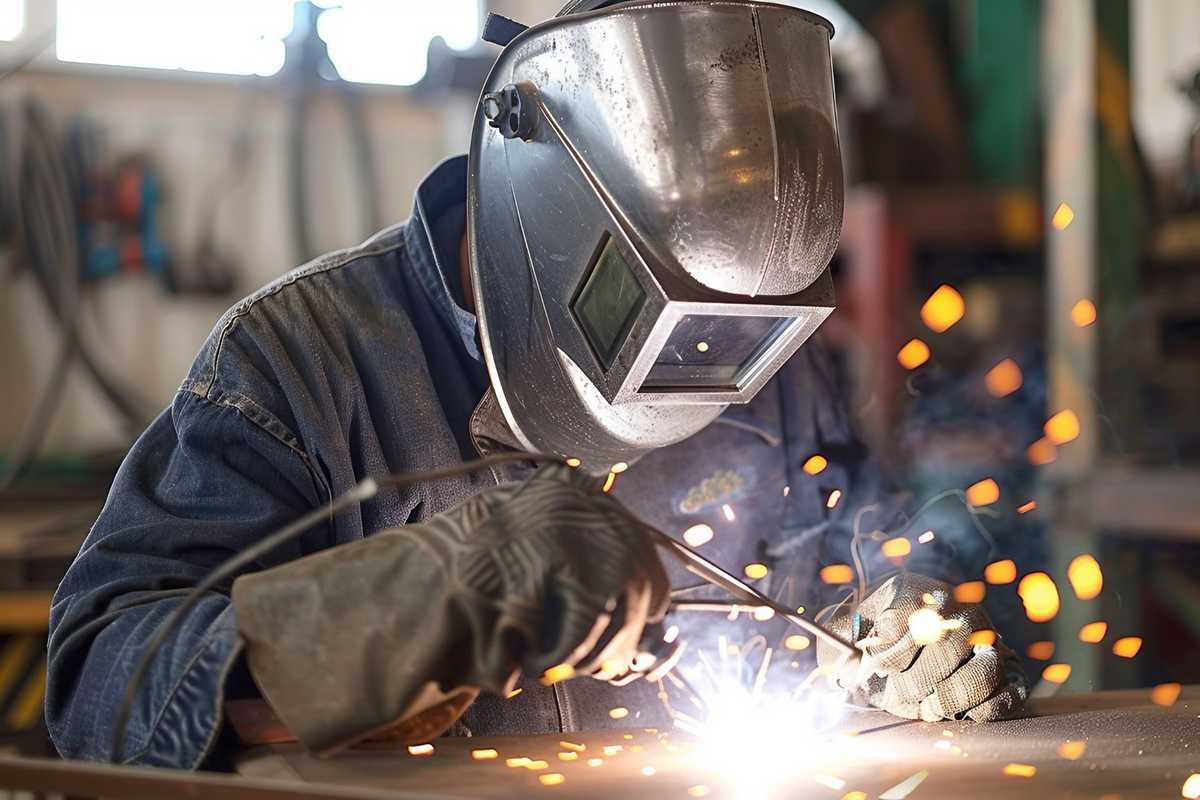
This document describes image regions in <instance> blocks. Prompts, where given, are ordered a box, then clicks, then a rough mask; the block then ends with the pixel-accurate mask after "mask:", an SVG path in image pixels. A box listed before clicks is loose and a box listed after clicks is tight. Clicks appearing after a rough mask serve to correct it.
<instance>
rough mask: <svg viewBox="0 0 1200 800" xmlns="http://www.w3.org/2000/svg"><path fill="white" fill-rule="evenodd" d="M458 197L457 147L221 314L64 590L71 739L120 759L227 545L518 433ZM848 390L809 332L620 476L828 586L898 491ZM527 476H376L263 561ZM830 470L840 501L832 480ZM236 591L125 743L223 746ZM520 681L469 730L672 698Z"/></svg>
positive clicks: (672, 515)
mask: <svg viewBox="0 0 1200 800" xmlns="http://www.w3.org/2000/svg"><path fill="white" fill-rule="evenodd" d="M465 196H466V159H465V157H459V158H455V159H451V160H449V161H447V162H445V163H443V164H442V165H441V166H439V167H438V168H437V169H436V170H435V171H434V172H433V173H432V174H431V175H430V176H429V177H428V178H426V180H425V181H424V183H423V184H422V186H421V187H420V189H419V190H418V192H417V198H416V204H415V210H414V213H413V215H412V217H411V219H409V220H408V221H407V222H405V223H402V224H399V225H396V226H393V227H391V228H388V229H386V230H384V231H382V232H381V233H379V234H377V235H375V236H374V237H372V238H371V239H369V240H368V241H366V242H365V243H364V244H362V245H360V246H358V247H355V248H353V249H349V250H344V251H341V252H337V253H333V254H330V255H327V256H324V257H322V258H319V259H317V260H315V261H313V262H311V263H309V264H307V265H306V266H303V267H301V268H299V269H297V270H295V271H292V272H290V273H288V274H286V275H285V276H283V277H281V278H280V279H278V280H276V281H274V282H273V283H271V284H270V285H268V286H266V287H265V288H263V289H261V290H260V291H258V292H256V293H254V294H252V295H250V296H249V297H247V298H246V299H244V300H242V301H241V302H239V303H238V304H237V305H235V306H234V307H233V308H231V309H230V310H229V311H228V312H227V313H226V314H225V315H224V316H223V317H222V318H221V319H220V321H219V322H218V323H217V325H216V327H215V328H213V331H212V333H211V334H210V335H209V337H208V339H207V340H206V341H205V343H204V345H203V347H202V348H201V350H200V353H199V355H198V356H197V358H196V360H195V363H194V364H193V366H192V368H191V371H190V372H189V374H188V375H187V377H186V379H185V380H184V381H183V383H182V385H181V386H180V387H179V390H178V392H177V393H176V395H175V397H174V399H173V401H172V403H171V405H170V407H169V408H168V409H166V410H165V411H163V413H162V414H161V415H160V416H159V417H158V418H157V419H156V420H155V421H154V422H153V423H152V424H151V425H150V427H149V428H148V429H147V430H146V431H145V433H143V434H142V436H141V437H140V438H139V439H138V440H137V442H136V443H135V444H134V446H133V448H132V449H131V451H130V452H129V455H128V456H127V458H126V459H125V462H124V464H123V465H122V466H121V469H120V471H119V472H118V474H117V477H116V481H115V483H114V484H113V487H112V490H111V492H110V494H109V496H108V500H107V502H106V503H105V505H104V508H103V510H102V511H101V513H100V516H99V518H98V519H97V520H96V522H95V524H94V526H93V527H92V529H91V532H90V533H89V535H88V537H87V539H86V541H85V542H84V544H83V546H82V548H81V550H80V552H79V554H78V556H77V557H76V559H75V562H74V563H73V564H72V566H71V568H70V569H69V571H68V572H67V574H66V576H65V577H64V578H63V581H62V584H61V585H60V586H59V589H58V592H57V593H56V595H55V597H54V603H53V607H52V610H51V621H50V626H51V627H50V640H49V678H48V681H49V682H48V687H47V694H46V718H47V722H48V725H49V730H50V733H51V736H52V737H53V739H54V742H55V745H56V746H57V747H58V749H59V751H60V752H61V753H62V754H63V755H64V756H67V757H71V758H83V759H94V760H108V759H110V758H111V751H110V741H111V737H112V733H113V727H114V724H115V720H116V717H117V713H118V710H119V708H120V706H121V702H122V698H123V695H124V692H125V689H126V685H127V682H128V680H129V677H130V675H131V673H132V671H133V669H134V667H135V665H136V663H137V661H138V659H139V656H140V655H141V654H142V652H143V649H144V648H145V647H146V646H147V642H148V641H149V640H150V639H151V638H152V637H153V635H154V633H155V630H156V628H157V626H158V625H159V623H161V622H162V620H163V619H164V617H166V616H167V615H168V614H169V613H170V612H171V610H172V609H173V608H175V607H177V605H178V604H179V603H180V602H181V601H182V598H183V597H184V595H185V594H186V592H187V590H188V589H189V587H191V586H194V585H195V584H196V583H197V582H198V581H199V580H200V579H201V578H203V576H204V575H205V574H207V573H208V572H209V571H210V570H212V569H213V568H214V567H216V566H217V565H219V564H220V563H222V562H223V561H225V560H226V559H228V558H229V557H230V556H232V555H233V554H235V553H237V552H239V551H241V550H242V549H243V548H245V547H247V546H249V545H251V544H253V543H255V542H257V541H258V540H260V539H261V538H262V537H263V536H265V535H266V534H267V533H269V532H271V531H273V530H275V529H276V528H278V527H280V526H282V525H284V524H285V523H287V522H289V521H291V520H294V519H295V518H297V517H299V516H300V515H302V514H304V513H305V512H307V511H309V510H311V509H313V508H315V507H317V506H320V505H322V504H324V503H326V502H328V501H329V500H330V499H331V498H333V497H336V496H338V495H339V494H341V493H342V492H345V491H346V490H347V489H349V488H350V487H352V486H353V485H354V484H355V483H356V482H358V481H359V480H360V479H362V478H363V477H365V476H366V475H368V474H375V473H381V472H411V471H424V470H432V469H437V468H440V467H445V466H448V465H451V464H455V463H459V462H461V461H463V460H467V459H471V458H474V457H477V455H478V453H479V452H481V451H483V450H487V449H489V448H490V449H494V447H495V443H496V442H497V441H500V442H502V441H503V440H504V436H503V430H504V426H503V423H502V422H499V418H498V416H497V415H496V413H495V403H494V401H493V402H481V401H487V400H489V399H490V398H491V397H492V395H491V394H490V392H488V380H487V374H486V370H485V369H484V367H483V365H482V363H481V360H480V354H479V352H478V346H477V339H476V336H475V318H474V316H473V315H472V314H470V313H469V312H467V311H465V310H464V309H463V308H462V307H461V305H460V304H458V303H456V302H455V299H454V298H455V292H456V291H457V293H458V296H459V297H461V287H460V286H458V282H459V281H458V277H457V275H458V269H457V266H458V265H457V261H458V241H459V237H460V236H461V235H462V230H463V222H462V220H463V212H462V209H463V204H464V202H465ZM844 395H845V393H844V391H843V389H842V387H840V386H839V385H838V381H837V379H836V377H835V370H834V369H833V366H832V364H831V362H830V359H829V357H828V355H827V354H826V353H825V352H824V351H823V350H822V348H821V347H820V344H819V342H817V341H813V342H810V343H808V344H806V345H805V346H804V347H803V348H801V350H800V351H799V353H798V354H797V355H796V357H794V358H793V359H792V360H791V361H790V362H789V363H788V364H787V365H786V366H785V367H784V368H783V369H782V370H781V371H780V373H779V374H778V375H776V376H775V378H774V379H773V380H772V381H771V382H770V383H768V384H767V386H766V387H765V388H764V389H763V390H762V391H761V392H760V394H759V395H758V397H757V398H756V399H755V400H754V401H753V402H751V403H749V404H748V405H743V406H732V407H730V409H729V410H728V411H727V413H725V414H724V415H723V416H722V417H721V418H720V419H719V420H718V421H717V422H715V423H713V424H712V425H710V426H709V427H708V428H707V429H705V430H704V431H702V432H700V433H698V434H696V435H695V436H693V437H692V438H691V439H689V440H687V441H685V442H682V443H680V444H678V445H674V446H672V447H668V448H664V449H662V450H659V451H656V452H654V453H651V454H650V455H648V456H646V457H645V458H643V459H642V460H641V461H639V462H638V463H636V464H635V465H633V466H632V467H631V468H630V469H629V471H628V472H627V473H625V474H623V475H622V476H621V477H620V479H619V480H618V481H617V485H616V488H615V493H616V495H617V496H618V497H620V498H621V499H622V500H623V501H624V502H625V503H626V504H627V505H629V506H630V507H631V508H632V509H633V510H634V511H635V512H636V513H638V514H639V515H641V516H642V517H643V518H645V519H646V520H648V521H650V522H651V523H653V524H656V525H658V526H660V527H661V528H663V529H664V530H666V531H668V532H670V533H672V534H673V535H680V534H682V532H683V531H685V530H686V529H688V528H689V527H691V526H694V525H701V524H703V525H708V526H710V527H711V528H712V529H713V531H714V532H715V536H714V538H713V539H712V540H711V541H710V542H709V543H708V544H705V545H703V546H702V548H701V549H702V552H705V553H706V554H707V555H709V556H710V557H711V558H713V559H714V560H716V561H717V562H719V563H721V564H722V565H723V566H725V567H726V568H727V569H729V570H731V571H733V572H735V573H736V574H738V575H741V574H742V572H743V568H744V567H745V565H746V564H749V563H751V562H760V563H763V564H766V565H768V566H769V567H770V568H771V574H770V576H769V577H767V578H766V579H762V580H760V581H758V582H757V583H758V584H759V585H760V586H761V587H762V588H764V589H767V590H769V591H771V592H772V593H774V594H776V595H777V596H779V597H780V598H781V599H784V600H786V601H787V602H789V603H792V604H799V603H804V604H806V605H807V604H812V603H816V602H824V601H825V600H827V599H828V598H822V597H821V592H822V591H825V592H826V593H827V592H828V589H829V588H830V587H828V586H823V585H822V584H821V583H820V582H819V581H818V580H817V579H816V576H817V573H818V571H819V570H820V569H821V567H822V566H824V565H826V564H829V563H851V559H850V553H849V538H850V537H849V529H850V522H851V517H852V515H853V512H854V510H856V509H860V508H863V507H864V506H866V505H867V504H870V503H874V502H876V501H877V500H880V499H881V498H885V495H884V493H883V491H882V487H881V480H880V478H879V476H878V475H877V473H876V471H875V470H874V468H873V466H872V464H871V462H870V461H869V459H867V458H866V454H865V453H864V451H863V448H862V447H861V446H860V445H859V443H858V441H857V440H856V438H855V436H854V434H853V433H852V430H851V425H850V420H849V418H848V416H847V412H846V409H845V407H844V404H843V402H842V398H843V397H844ZM818 453H819V454H821V455H823V456H824V457H825V458H826V459H828V462H829V463H828V466H827V467H826V468H825V469H824V470H823V471H820V472H819V473H818V474H816V475H811V474H808V472H805V471H804V470H803V469H802V465H804V464H805V462H806V460H808V459H809V458H810V457H811V456H812V455H814V454H818ZM810 470H811V467H810ZM519 477H521V472H520V470H519V469H516V470H511V471H509V472H507V473H499V472H487V473H479V474H474V475H469V476H466V477H460V478H454V479H449V480H442V481H438V482H436V483H429V484H426V485H418V486H413V487H410V488H405V489H389V490H385V491H381V492H380V494H379V496H378V497H377V498H375V499H374V500H372V501H370V502H368V503H366V504H364V505H363V506H362V507H360V508H357V509H353V510H350V511H347V512H344V513H341V514H339V515H338V516H337V517H336V518H334V519H332V520H331V521H330V522H329V524H327V525H324V526H322V527H319V528H316V529H313V530H311V531H309V532H308V533H307V534H306V535H304V536H303V537H302V538H300V539H298V540H296V541H293V542H292V543H291V544H289V545H286V546H284V547H282V548H280V549H279V550H277V551H276V552H273V553H271V554H270V556H269V557H268V558H265V559H264V560H263V561H262V562H261V563H259V564H257V565H256V567H257V568H259V569H264V568H268V567H271V566H275V565H278V564H281V563H284V562H286V561H288V560H291V559H296V558H301V557H303V556H306V555H309V554H311V553H315V552H317V551H320V550H323V549H324V548H328V547H335V546H337V545H340V544H344V543H347V542H353V541H357V540H359V539H361V538H362V537H364V536H370V535H371V534H373V533H375V532H377V531H379V530H381V529H384V528H389V527H395V526H399V525H404V524H407V523H413V522H419V521H421V520H424V519H426V518H428V517H429V516H430V515H432V514H437V513H438V512H440V511H443V510H445V509H447V508H450V507H452V506H454V505H455V504H457V503H459V502H461V501H462V500H464V499H465V498H467V497H469V496H471V495H472V494H474V493H477V492H479V491H481V490H483V489H486V488H488V487H490V486H494V485H496V484H497V483H498V482H503V481H508V480H513V479H517V478H519ZM834 490H838V491H840V492H841V496H840V497H841V499H840V502H839V503H837V504H836V505H833V504H831V503H828V502H827V501H828V499H829V496H830V494H831V493H832V492H834ZM829 505H833V508H829V507H828V506H829ZM876 524H879V523H876V522H871V523H869V525H870V526H874V525H876ZM875 549H876V550H877V549H878V548H877V547H876V548H875ZM929 551H930V552H931V553H932V548H929ZM917 555H918V552H917V550H914V554H913V556H914V558H915V557H916V556H917ZM685 575H686V574H685V573H682V572H681V571H679V570H675V569H674V568H672V576H673V580H674V581H677V582H679V583H680V584H688V583H690V584H694V583H695V582H696V580H695V578H692V577H690V576H687V577H683V576H685ZM228 591H229V587H228V586H224V587H221V591H218V592H213V593H211V594H209V595H208V596H207V597H205V598H204V599H203V600H202V602H201V603H200V604H199V605H198V606H197V607H196V608H195V609H194V610H193V611H192V612H191V614H190V615H189V616H188V617H187V619H186V621H185V623H184V625H183V626H182V627H181V629H180V630H179V631H178V633H177V634H176V635H174V636H173V637H172V638H171V639H170V640H169V641H168V643H167V645H166V647H165V648H164V649H163V650H162V651H161V653H160V655H159V656H158V658H157V659H156V660H155V661H154V662H153V664H152V666H151V668H150V670H149V672H148V674H147V676H146V679H145V680H144V682H143V684H142V686H141V689H140V691H139V692H138V694H137V699H136V704H135V706H134V708H133V715H132V719H131V721H130V725H129V729H128V732H127V734H126V738H125V743H124V747H123V753H124V754H125V756H126V759H125V760H126V761H128V762H132V763H139V764H148V765H157V766H168V767H183V768H194V767H199V766H204V765H213V764H218V763H220V761H221V759H222V757H223V755H225V754H227V753H228V751H229V749H230V747H231V745H230V744H229V740H228V739H227V738H225V736H224V735H223V728H224V725H223V717H222V706H223V702H224V700H225V699H226V698H227V697H229V696H231V695H232V694H236V693H243V692H246V691H250V692H252V691H253V685H252V683H251V682H250V681H249V680H248V673H247V670H246V668H245V665H244V660H243V659H242V658H241V651H242V642H241V640H240V637H239V634H238V629H237V625H236V620H235V619H234V609H233V607H232V606H231V604H230V600H229V596H228ZM695 591H696V596H700V595H702V594H704V593H705V591H706V590H705V589H697V590H695ZM785 595H786V596H785ZM693 616H699V615H697V614H693ZM709 616H713V615H709ZM414 646H419V645H414ZM639 683H644V682H639ZM522 686H523V688H524V692H523V693H522V694H521V695H520V696H519V697H516V698H514V699H512V700H507V701H505V700H499V699H497V698H491V697H481V698H480V699H479V700H478V701H476V703H475V706H473V707H472V709H471V710H470V711H469V712H468V714H467V715H466V717H465V718H464V719H463V721H462V723H461V725H459V732H467V731H469V732H472V733H475V734H499V733H542V732H549V731H558V730H579V729H584V728H597V727H605V726H616V725H618V724H630V723H632V724H646V723H645V720H650V719H653V718H655V717H654V713H653V712H652V711H651V710H649V709H648V707H647V711H646V715H645V716H644V717H642V716H641V711H638V712H637V713H635V714H633V715H631V717H630V718H629V719H627V720H625V722H624V723H615V722H613V721H611V720H610V719H609V717H608V714H607V710H608V709H609V708H612V707H613V706H616V705H623V706H626V707H629V708H632V709H640V708H643V707H645V703H647V702H648V703H649V704H651V705H652V704H654V702H655V698H654V695H653V692H652V691H650V690H649V689H647V688H646V687H644V686H643V687H640V688H637V687H638V684H637V683H635V684H631V685H630V686H629V687H624V688H623V689H617V688H615V687H610V686H609V685H608V684H602V683H600V682H598V681H592V680H590V679H578V680H573V681H568V682H566V683H563V684H559V685H557V686H554V687H550V688H545V687H542V686H540V685H539V684H538V683H537V682H536V681H530V680H527V679H526V680H524V681H523V683H522ZM614 693H618V694H614ZM635 719H640V720H642V721H640V722H634V720H635Z"/></svg>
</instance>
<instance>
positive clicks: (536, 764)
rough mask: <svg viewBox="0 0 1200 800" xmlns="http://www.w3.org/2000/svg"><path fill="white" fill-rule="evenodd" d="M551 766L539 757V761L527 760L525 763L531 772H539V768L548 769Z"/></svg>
mask: <svg viewBox="0 0 1200 800" xmlns="http://www.w3.org/2000/svg"><path fill="white" fill-rule="evenodd" d="M549 766H550V764H549V763H547V762H545V761H542V760H541V759H538V760H537V761H527V763H526V764H525V769H527V770H529V771H530V772H537V771H538V770H543V769H546V768H548V767H549Z"/></svg>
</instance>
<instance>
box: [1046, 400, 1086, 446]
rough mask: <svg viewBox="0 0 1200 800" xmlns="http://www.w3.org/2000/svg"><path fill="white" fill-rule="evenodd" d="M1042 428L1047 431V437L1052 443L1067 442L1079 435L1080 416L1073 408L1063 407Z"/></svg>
mask: <svg viewBox="0 0 1200 800" xmlns="http://www.w3.org/2000/svg"><path fill="white" fill-rule="evenodd" d="M1042 430H1044V431H1045V432H1046V438H1047V439H1049V440H1050V442H1051V443H1052V444H1056V445H1060V444H1066V443H1067V442H1071V441H1074V440H1075V439H1076V438H1078V436H1079V417H1077V416H1075V412H1074V411H1072V410H1071V409H1069V408H1066V409H1063V410H1062V411H1060V412H1058V413H1057V414H1055V415H1054V416H1053V417H1051V418H1050V419H1048V420H1046V424H1045V425H1043V426H1042Z"/></svg>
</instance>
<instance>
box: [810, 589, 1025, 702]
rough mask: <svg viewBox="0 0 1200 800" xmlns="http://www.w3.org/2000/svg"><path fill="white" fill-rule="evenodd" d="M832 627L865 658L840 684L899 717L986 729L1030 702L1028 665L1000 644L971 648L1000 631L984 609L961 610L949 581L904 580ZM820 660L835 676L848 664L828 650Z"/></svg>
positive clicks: (821, 651) (873, 596)
mask: <svg viewBox="0 0 1200 800" xmlns="http://www.w3.org/2000/svg"><path fill="white" fill-rule="evenodd" d="M923 609H929V610H932V611H934V612H936V614H937V617H934V616H933V615H931V614H929V613H927V612H925V611H923ZM917 612H921V613H920V615H919V616H917V617H914V616H913V615H914V614H917ZM939 618H940V620H939ZM831 627H832V629H833V630H834V631H835V632H836V633H838V634H840V635H841V636H842V637H843V638H845V639H847V640H850V641H853V642H854V643H855V644H857V645H858V646H859V648H860V649H862V651H863V659H862V665H861V667H860V668H859V669H857V670H855V671H854V674H848V673H847V672H846V671H845V670H843V672H842V673H840V674H838V675H837V676H836V677H837V681H838V684H839V685H841V686H842V688H844V689H846V690H848V691H850V692H851V693H852V694H853V695H855V696H856V697H857V698H858V699H861V700H865V701H866V702H868V703H870V704H871V705H873V706H875V707H876V708H880V709H883V710H884V711H887V712H888V713H890V714H894V715H896V716H898V717H905V718H906V719H921V720H924V721H926V722H936V721H939V720H946V719H964V718H966V719H972V720H975V721H976V722H986V721H990V720H994V719H999V718H1001V717H1004V716H1006V715H1008V714H1009V713H1011V712H1013V711H1014V710H1016V709H1017V708H1019V707H1020V706H1021V704H1022V703H1024V702H1025V699H1026V697H1027V696H1028V685H1027V683H1026V680H1025V676H1024V674H1023V673H1022V672H1021V665H1020V660H1019V659H1018V658H1017V655H1016V654H1015V653H1014V652H1013V651H1012V650H1011V649H1009V648H1008V647H1007V646H1006V645H1005V644H1004V643H1003V642H1002V641H1000V639H999V638H998V637H997V638H996V639H995V641H994V643H992V644H974V645H972V644H971V641H970V639H971V635H972V634H974V633H976V632H978V631H986V630H993V628H992V623H991V620H989V619H988V616H987V614H986V613H985V612H984V610H983V607H982V606H980V605H977V604H975V603H969V604H964V603H959V602H957V601H956V600H955V599H954V597H953V592H952V590H951V587H950V586H949V585H947V584H945V583H942V582H941V581H937V580H934V579H932V578H926V577H924V576H922V575H914V574H911V573H904V574H901V575H896V576H894V577H892V578H890V579H888V580H887V581H886V582H885V583H884V584H883V585H882V586H880V587H879V588H878V589H876V590H875V591H874V592H872V593H871V594H870V595H868V596H867V598H866V600H864V601H863V602H862V604H861V605H859V606H858V607H857V608H846V609H844V610H842V611H840V612H839V613H838V614H837V615H836V616H835V617H834V619H833V620H832V622H831ZM817 658H818V661H819V663H821V664H822V665H828V666H829V667H831V668H837V665H838V664H839V662H840V654H838V653H836V652H834V651H833V650H831V649H826V648H824V647H822V646H820V645H819V646H818V650H817Z"/></svg>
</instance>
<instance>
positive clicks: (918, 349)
mask: <svg viewBox="0 0 1200 800" xmlns="http://www.w3.org/2000/svg"><path fill="white" fill-rule="evenodd" d="M896 360H897V361H899V362H900V366H902V367H904V368H905V369H916V368H917V367H919V366H921V365H922V364H924V363H925V362H926V361H928V360H929V345H927V344H925V343H924V342H922V341H921V340H920V339H912V340H910V341H909V343H908V344H906V345H904V347H901V348H900V352H899V353H896Z"/></svg>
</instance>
